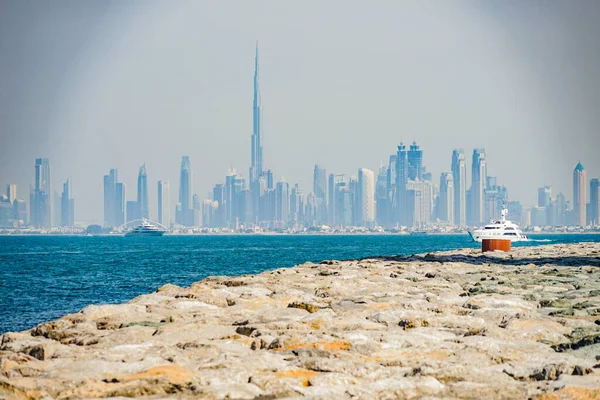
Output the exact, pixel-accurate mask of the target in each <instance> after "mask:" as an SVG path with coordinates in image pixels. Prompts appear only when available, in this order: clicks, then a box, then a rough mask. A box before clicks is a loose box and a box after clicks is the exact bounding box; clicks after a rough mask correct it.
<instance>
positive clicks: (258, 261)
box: [0, 234, 600, 334]
mask: <svg viewBox="0 0 600 400" xmlns="http://www.w3.org/2000/svg"><path fill="white" fill-rule="evenodd" d="M531 237H532V238H533V239H534V240H533V241H531V242H528V243H525V244H521V245H526V246H531V245H540V244H550V243H573V242H581V241H596V242H597V241H600V235H594V234H590V235H585V234H581V235H574V234H573V235H556V234H555V235H532V236H531ZM478 246H480V245H478V244H476V243H472V242H471V241H470V238H469V237H468V236H467V235H425V236H401V235H364V236H363V235H340V236H333V235H332V236H320V235H305V236H304V235H297V236H296V235H279V236H277V235H264V236H263V235H255V236H250V235H248V236H246V235H240V236H163V237H154V238H152V237H146V238H140V237H137V238H136V237H120V236H119V237H94V236H92V237H84V236H81V237H79V236H71V237H66V236H65V237H62V236H18V237H17V236H14V237H13V236H1V237H0V334H1V333H4V332H7V331H20V330H24V329H29V328H32V327H34V326H35V325H37V324H39V323H41V322H44V321H48V320H52V319H56V318H58V317H60V316H62V315H65V314H69V313H73V312H77V311H79V310H81V309H82V308H84V307H85V306H87V305H89V304H107V303H122V302H126V301H128V300H130V299H132V298H134V297H136V296H138V295H140V294H144V293H149V292H152V291H154V290H156V289H157V288H159V287H160V286H162V285H164V284H166V283H173V284H176V285H180V286H189V285H190V284H191V283H193V282H196V281H199V280H201V279H203V278H205V277H207V276H209V275H242V274H253V273H258V272H262V271H265V270H271V269H275V268H280V267H291V266H293V265H296V264H299V263H303V262H305V261H313V262H320V261H322V260H329V259H338V260H339V259H354V258H364V257H370V256H392V255H410V254H416V253H426V252H431V251H440V250H450V249H457V248H463V247H478Z"/></svg>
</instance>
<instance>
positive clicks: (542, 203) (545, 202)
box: [538, 186, 552, 207]
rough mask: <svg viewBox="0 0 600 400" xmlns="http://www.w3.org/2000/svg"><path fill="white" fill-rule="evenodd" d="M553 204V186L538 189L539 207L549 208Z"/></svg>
mask: <svg viewBox="0 0 600 400" xmlns="http://www.w3.org/2000/svg"><path fill="white" fill-rule="evenodd" d="M551 202H552V186H544V187H543V188H539V189H538V207H548V206H549V205H550V203H551Z"/></svg>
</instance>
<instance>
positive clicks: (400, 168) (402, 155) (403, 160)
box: [396, 142, 408, 225]
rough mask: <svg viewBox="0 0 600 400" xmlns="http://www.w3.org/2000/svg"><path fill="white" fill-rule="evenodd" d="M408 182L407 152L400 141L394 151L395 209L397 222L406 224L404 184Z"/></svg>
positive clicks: (406, 209) (406, 199)
mask: <svg viewBox="0 0 600 400" xmlns="http://www.w3.org/2000/svg"><path fill="white" fill-rule="evenodd" d="M407 184H408V152H407V150H406V146H405V145H404V143H402V142H400V145H399V146H398V152H397V153H396V196H397V202H396V211H397V213H398V219H397V220H398V222H400V224H402V225H404V224H406V222H407V220H408V217H407V215H406V214H407V212H408V207H407V202H408V198H407V195H406V185H407Z"/></svg>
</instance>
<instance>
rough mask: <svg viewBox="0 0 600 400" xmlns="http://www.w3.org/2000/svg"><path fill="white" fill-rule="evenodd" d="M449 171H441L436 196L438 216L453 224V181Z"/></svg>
mask: <svg viewBox="0 0 600 400" xmlns="http://www.w3.org/2000/svg"><path fill="white" fill-rule="evenodd" d="M452 176H453V174H452V173H451V172H442V175H441V176H440V195H439V197H438V208H437V209H438V218H439V219H440V220H442V221H446V222H448V223H450V224H454V216H455V213H454V197H455V191H454V181H453V179H452Z"/></svg>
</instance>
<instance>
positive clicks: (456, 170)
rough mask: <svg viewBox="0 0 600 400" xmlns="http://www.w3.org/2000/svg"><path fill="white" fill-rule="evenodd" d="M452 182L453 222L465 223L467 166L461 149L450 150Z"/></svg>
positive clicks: (464, 224)
mask: <svg viewBox="0 0 600 400" xmlns="http://www.w3.org/2000/svg"><path fill="white" fill-rule="evenodd" d="M452 181H453V182H452V183H453V185H454V223H455V224H456V225H459V226H466V225H467V166H466V163H465V152H464V150H463V149H455V150H454V151H453V152H452Z"/></svg>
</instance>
